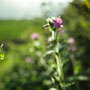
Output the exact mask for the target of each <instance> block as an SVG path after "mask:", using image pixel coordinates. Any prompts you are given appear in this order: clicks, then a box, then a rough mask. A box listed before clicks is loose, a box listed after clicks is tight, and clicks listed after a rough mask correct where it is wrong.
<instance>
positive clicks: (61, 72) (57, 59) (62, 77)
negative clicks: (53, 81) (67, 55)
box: [55, 54, 66, 90]
mask: <svg viewBox="0 0 90 90" xmlns="http://www.w3.org/2000/svg"><path fill="white" fill-rule="evenodd" d="M55 57H56V62H57V71H58V74H59V79H60V82H61V86H62V89H63V90H66V89H65V81H64V73H63V68H62V62H61V58H60V55H59V54H55Z"/></svg>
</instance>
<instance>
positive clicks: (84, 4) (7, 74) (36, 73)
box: [0, 0, 90, 90]
mask: <svg viewBox="0 0 90 90" xmlns="http://www.w3.org/2000/svg"><path fill="white" fill-rule="evenodd" d="M44 5H45V4H44ZM44 7H45V6H44ZM46 13H47V12H46ZM46 13H45V14H46ZM60 15H61V17H62V18H63V22H64V29H65V31H66V32H67V33H68V35H69V36H70V37H73V38H74V39H75V42H76V46H77V57H76V58H77V60H78V68H79V74H81V75H84V76H88V78H87V77H86V79H85V78H84V79H82V80H78V86H79V89H78V90H90V0H74V1H72V2H70V3H69V5H68V6H67V7H66V8H64V9H63V13H62V14H60ZM57 16H58V15H57ZM45 17H46V16H45ZM45 19H46V18H44V17H42V18H36V19H34V20H25V19H23V20H0V44H2V43H3V44H4V47H3V48H4V53H5V59H4V60H3V61H0V90H25V89H26V90H49V89H48V88H49V87H50V86H49V83H50V82H49V81H45V80H46V79H50V77H48V72H47V71H46V69H45V68H44V69H43V67H42V65H40V64H41V63H42V62H41V61H40V60H39V58H38V57H39V56H40V55H41V52H44V48H45V40H46V38H47V35H48V31H47V30H42V26H43V25H44V24H45V23H46V22H45ZM34 32H35V33H38V35H39V41H40V47H38V48H39V50H38V51H37V53H35V52H32V51H33V48H32V47H33V44H32V43H33V40H31V34H32V33H34ZM35 45H38V42H35ZM36 55H37V56H36ZM26 58H29V59H30V58H31V61H30V62H29V63H28V62H27V61H26ZM68 65H69V64H68ZM71 68H72V67H71ZM45 72H46V73H45ZM69 72H70V73H71V70H68V73H66V74H67V75H65V76H68V75H69V74H70V73H69ZM82 78H83V77H82ZM69 90H77V89H76V88H75V89H74V88H72V89H69Z"/></svg>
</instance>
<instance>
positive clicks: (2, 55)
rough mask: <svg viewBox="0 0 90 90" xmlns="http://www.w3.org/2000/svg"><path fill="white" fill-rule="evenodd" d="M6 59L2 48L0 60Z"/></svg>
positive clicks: (0, 49) (0, 48)
mask: <svg viewBox="0 0 90 90" xmlns="http://www.w3.org/2000/svg"><path fill="white" fill-rule="evenodd" d="M3 59H4V52H3V48H2V46H0V60H3Z"/></svg>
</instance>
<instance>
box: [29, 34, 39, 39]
mask: <svg viewBox="0 0 90 90" xmlns="http://www.w3.org/2000/svg"><path fill="white" fill-rule="evenodd" d="M38 37H39V36H38V34H37V33H32V34H31V39H32V40H37V39H38Z"/></svg>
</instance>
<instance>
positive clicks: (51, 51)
mask: <svg viewBox="0 0 90 90" xmlns="http://www.w3.org/2000/svg"><path fill="white" fill-rule="evenodd" d="M53 53H55V51H54V50H49V51H47V52H46V54H45V55H49V54H53Z"/></svg>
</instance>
